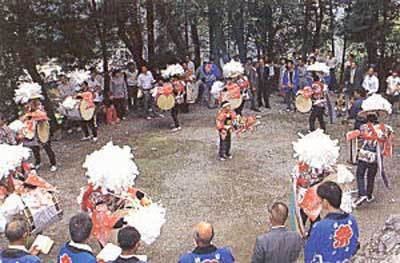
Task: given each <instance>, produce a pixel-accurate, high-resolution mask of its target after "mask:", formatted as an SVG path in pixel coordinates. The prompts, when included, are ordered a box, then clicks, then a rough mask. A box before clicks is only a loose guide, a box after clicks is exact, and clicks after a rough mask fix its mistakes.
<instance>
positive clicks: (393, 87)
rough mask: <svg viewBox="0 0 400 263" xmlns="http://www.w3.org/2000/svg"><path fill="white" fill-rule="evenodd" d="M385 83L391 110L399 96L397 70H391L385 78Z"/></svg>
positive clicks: (399, 79)
mask: <svg viewBox="0 0 400 263" xmlns="http://www.w3.org/2000/svg"><path fill="white" fill-rule="evenodd" d="M386 83H387V88H386V94H387V95H388V99H389V101H390V103H391V104H392V108H393V111H395V110H396V107H395V104H396V103H397V102H398V101H399V98H400V77H399V75H398V73H397V71H392V74H391V75H390V76H389V77H388V78H387V79H386Z"/></svg>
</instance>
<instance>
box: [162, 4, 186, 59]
mask: <svg viewBox="0 0 400 263" xmlns="http://www.w3.org/2000/svg"><path fill="white" fill-rule="evenodd" d="M156 10H157V12H158V14H159V15H160V18H161V22H162V24H163V25H164V26H165V28H166V29H167V32H168V35H169V38H170V39H171V41H172V42H173V43H174V44H175V46H176V51H177V56H178V58H179V59H180V60H184V59H185V58H186V56H187V55H188V52H187V49H186V44H185V41H184V40H183V38H182V34H181V32H180V30H179V29H180V27H179V25H178V24H177V23H176V20H175V19H174V17H173V16H171V15H170V11H171V10H170V7H169V5H168V2H166V1H162V0H158V1H156Z"/></svg>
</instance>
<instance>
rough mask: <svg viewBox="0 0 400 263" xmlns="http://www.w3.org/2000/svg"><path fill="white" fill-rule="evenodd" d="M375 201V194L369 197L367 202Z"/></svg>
mask: <svg viewBox="0 0 400 263" xmlns="http://www.w3.org/2000/svg"><path fill="white" fill-rule="evenodd" d="M373 201H375V196H373V195H371V197H367V203H372V202H373Z"/></svg>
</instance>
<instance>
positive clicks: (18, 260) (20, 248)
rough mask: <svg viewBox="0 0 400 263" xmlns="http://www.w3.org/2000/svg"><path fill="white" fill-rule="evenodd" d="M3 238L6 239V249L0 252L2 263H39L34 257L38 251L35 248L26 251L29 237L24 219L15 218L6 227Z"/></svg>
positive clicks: (38, 259) (27, 226)
mask: <svg viewBox="0 0 400 263" xmlns="http://www.w3.org/2000/svg"><path fill="white" fill-rule="evenodd" d="M4 234H5V236H6V238H7V239H8V242H9V244H8V248H6V249H4V250H2V251H1V252H0V262H2V263H41V262H42V261H41V260H40V258H38V257H37V256H36V255H37V254H39V250H37V249H36V248H35V247H34V248H32V249H31V251H28V250H27V249H26V247H25V244H26V240H27V239H28V236H29V225H28V222H27V221H26V220H25V219H24V218H16V219H14V220H12V221H10V222H9V223H8V224H7V225H6V229H5V233H4Z"/></svg>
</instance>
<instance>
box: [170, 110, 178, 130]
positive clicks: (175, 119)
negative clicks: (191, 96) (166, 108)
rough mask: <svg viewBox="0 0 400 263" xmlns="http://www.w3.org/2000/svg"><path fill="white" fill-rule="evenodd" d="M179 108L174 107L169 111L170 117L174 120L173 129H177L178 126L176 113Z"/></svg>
mask: <svg viewBox="0 0 400 263" xmlns="http://www.w3.org/2000/svg"><path fill="white" fill-rule="evenodd" d="M179 107H180V105H175V106H174V107H173V108H172V109H171V117H172V119H173V120H174V125H175V128H178V127H179V126H180V125H179V120H178V112H179Z"/></svg>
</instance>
